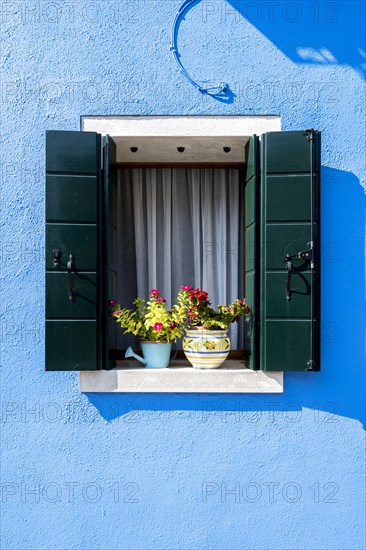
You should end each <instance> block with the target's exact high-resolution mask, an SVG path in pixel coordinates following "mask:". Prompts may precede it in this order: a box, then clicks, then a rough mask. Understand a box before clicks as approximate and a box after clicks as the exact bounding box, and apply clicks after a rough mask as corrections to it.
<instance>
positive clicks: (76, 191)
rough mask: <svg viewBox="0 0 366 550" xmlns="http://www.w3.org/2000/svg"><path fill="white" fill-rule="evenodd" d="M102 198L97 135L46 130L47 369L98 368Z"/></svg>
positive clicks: (99, 364) (99, 348) (99, 350)
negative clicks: (69, 262) (70, 270)
mask: <svg viewBox="0 0 366 550" xmlns="http://www.w3.org/2000/svg"><path fill="white" fill-rule="evenodd" d="M100 198H101V138H100V135H98V134H95V133H89V132H62V131H48V132H47V134H46V250H45V254H46V370H52V371H55V370H57V371H61V370H63V371H79V370H95V369H98V368H101V356H102V344H101V334H102V331H101V311H100V309H101V299H102V297H101V283H100V281H101V280H102V279H101V241H100V237H99V234H100V233H99V229H100V225H101V216H102V212H101V208H102V202H101V200H100ZM57 253H58V254H59V257H58V258H57V257H56V256H57ZM70 254H71V255H72V259H73V265H72V266H70V267H71V268H72V269H73V271H72V272H71V273H68V271H67V264H68V261H69V259H70ZM55 255H56V256H55ZM74 270H75V271H74ZM70 284H71V285H72V296H69V293H70ZM70 298H71V299H70Z"/></svg>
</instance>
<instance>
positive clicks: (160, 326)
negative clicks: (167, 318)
mask: <svg viewBox="0 0 366 550" xmlns="http://www.w3.org/2000/svg"><path fill="white" fill-rule="evenodd" d="M162 328H163V323H155V325H154V330H156V331H158V330H162Z"/></svg>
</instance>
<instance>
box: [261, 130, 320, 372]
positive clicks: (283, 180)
mask: <svg viewBox="0 0 366 550" xmlns="http://www.w3.org/2000/svg"><path fill="white" fill-rule="evenodd" d="M319 174H320V134H319V133H318V132H315V131H304V132H271V133H268V134H265V135H263V136H262V138H261V213H260V215H261V224H260V241H261V246H260V254H261V257H260V302H261V308H260V368H261V369H262V370H269V371H271V370H273V371H276V370H284V371H306V370H319V369H320V269H319V268H320V266H319V259H320V254H319V247H320V232H319V200H320V197H319V195H320V193H319ZM300 253H303V254H302V255H301V254H300ZM285 257H287V261H285V260H284V258H285Z"/></svg>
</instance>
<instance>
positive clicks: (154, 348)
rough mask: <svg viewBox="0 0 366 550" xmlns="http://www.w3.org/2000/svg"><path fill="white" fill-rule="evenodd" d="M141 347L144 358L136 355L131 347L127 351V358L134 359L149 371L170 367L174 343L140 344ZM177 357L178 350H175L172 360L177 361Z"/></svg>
mask: <svg viewBox="0 0 366 550" xmlns="http://www.w3.org/2000/svg"><path fill="white" fill-rule="evenodd" d="M140 346H141V350H142V354H143V356H144V358H142V357H140V355H137V354H136V353H134V352H133V350H132V348H131V347H130V348H128V349H127V350H126V353H125V357H126V358H127V357H134V359H137V361H140V363H142V364H143V365H144V366H145V367H146V368H147V369H165V368H167V367H168V366H169V362H170V353H171V350H172V342H169V343H161V342H140ZM176 356H177V350H175V352H174V355H173V357H172V359H175V358H176Z"/></svg>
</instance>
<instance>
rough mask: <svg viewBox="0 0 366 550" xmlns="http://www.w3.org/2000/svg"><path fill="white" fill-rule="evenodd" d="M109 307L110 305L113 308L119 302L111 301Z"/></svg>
mask: <svg viewBox="0 0 366 550" xmlns="http://www.w3.org/2000/svg"><path fill="white" fill-rule="evenodd" d="M108 305H109V307H113V306H115V305H117V300H109V302H108Z"/></svg>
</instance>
